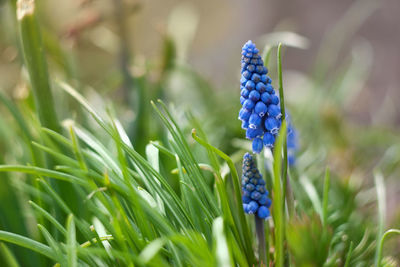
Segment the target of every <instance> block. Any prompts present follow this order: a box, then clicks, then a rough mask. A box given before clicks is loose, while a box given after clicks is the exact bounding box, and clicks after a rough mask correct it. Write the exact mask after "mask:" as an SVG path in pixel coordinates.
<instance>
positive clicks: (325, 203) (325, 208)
mask: <svg viewBox="0 0 400 267" xmlns="http://www.w3.org/2000/svg"><path fill="white" fill-rule="evenodd" d="M330 177H331V176H330V173H329V169H328V168H327V169H326V171H325V180H324V196H323V200H322V214H323V215H322V223H323V224H324V226H326V224H327V220H328V201H329V187H330Z"/></svg>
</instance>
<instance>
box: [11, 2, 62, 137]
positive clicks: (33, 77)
mask: <svg viewBox="0 0 400 267" xmlns="http://www.w3.org/2000/svg"><path fill="white" fill-rule="evenodd" d="M17 20H18V25H19V30H20V38H21V45H22V50H23V55H24V60H25V64H26V67H27V69H28V73H29V78H30V82H31V86H32V92H33V96H34V99H35V105H36V111H37V113H38V115H39V119H40V123H41V124H42V126H44V127H46V128H49V129H52V130H54V131H56V132H61V127H60V124H59V123H58V120H57V115H56V111H55V109H54V102H53V96H52V93H51V89H50V82H49V75H48V70H47V63H46V59H45V56H44V51H43V44H42V37H41V35H40V31H39V26H38V22H37V19H36V16H35V1H34V0H18V1H17Z"/></svg>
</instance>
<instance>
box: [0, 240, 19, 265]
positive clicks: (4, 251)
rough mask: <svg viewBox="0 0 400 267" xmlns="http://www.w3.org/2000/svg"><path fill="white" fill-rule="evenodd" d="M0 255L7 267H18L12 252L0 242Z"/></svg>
mask: <svg viewBox="0 0 400 267" xmlns="http://www.w3.org/2000/svg"><path fill="white" fill-rule="evenodd" d="M0 254H1V255H2V256H3V259H4V261H5V263H6V264H7V266H8V267H19V266H20V265H19V263H18V261H17V259H16V258H15V256H14V254H13V253H12V251H11V250H10V249H9V248H8V247H7V246H6V244H4V243H3V242H0Z"/></svg>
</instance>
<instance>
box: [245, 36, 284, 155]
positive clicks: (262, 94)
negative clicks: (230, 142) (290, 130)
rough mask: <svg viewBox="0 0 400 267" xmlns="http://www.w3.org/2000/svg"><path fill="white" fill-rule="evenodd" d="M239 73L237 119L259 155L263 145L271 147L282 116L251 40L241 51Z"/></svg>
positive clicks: (269, 81) (264, 69)
mask: <svg viewBox="0 0 400 267" xmlns="http://www.w3.org/2000/svg"><path fill="white" fill-rule="evenodd" d="M241 73H242V77H241V79H240V89H241V92H240V95H241V96H240V104H241V105H242V108H241V109H240V112H239V119H240V120H241V121H242V128H243V129H245V130H246V138H247V139H250V140H252V148H253V152H254V153H260V152H261V150H262V149H263V146H266V147H268V148H272V147H273V146H274V143H275V137H276V135H277V133H278V132H279V128H280V126H281V117H282V114H281V110H280V107H279V98H278V96H277V95H276V94H275V90H274V88H273V87H272V85H271V79H270V78H269V77H268V76H267V73H268V70H267V68H266V67H265V66H264V62H263V60H262V58H261V56H260V55H259V51H258V49H257V48H256V46H255V45H254V44H253V42H252V41H248V42H247V43H246V44H245V45H244V46H243V48H242V69H241Z"/></svg>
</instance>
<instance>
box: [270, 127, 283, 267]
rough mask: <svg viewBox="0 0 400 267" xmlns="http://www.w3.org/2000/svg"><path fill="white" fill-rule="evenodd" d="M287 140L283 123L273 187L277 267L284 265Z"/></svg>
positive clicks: (275, 151)
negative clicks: (284, 172)
mask: <svg viewBox="0 0 400 267" xmlns="http://www.w3.org/2000/svg"><path fill="white" fill-rule="evenodd" d="M285 139H286V121H283V122H282V126H281V129H280V131H279V136H278V140H277V141H276V143H275V146H274V164H273V173H274V185H273V193H274V194H273V201H272V205H273V219H274V225H275V264H276V265H275V266H276V267H282V266H283V264H284V257H283V256H284V247H283V241H284V239H285V236H284V229H285V228H284V227H285V225H284V224H285V215H284V209H283V207H284V204H283V202H284V201H285V200H284V195H283V190H282V182H281V175H282V149H283V146H284V144H285Z"/></svg>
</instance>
